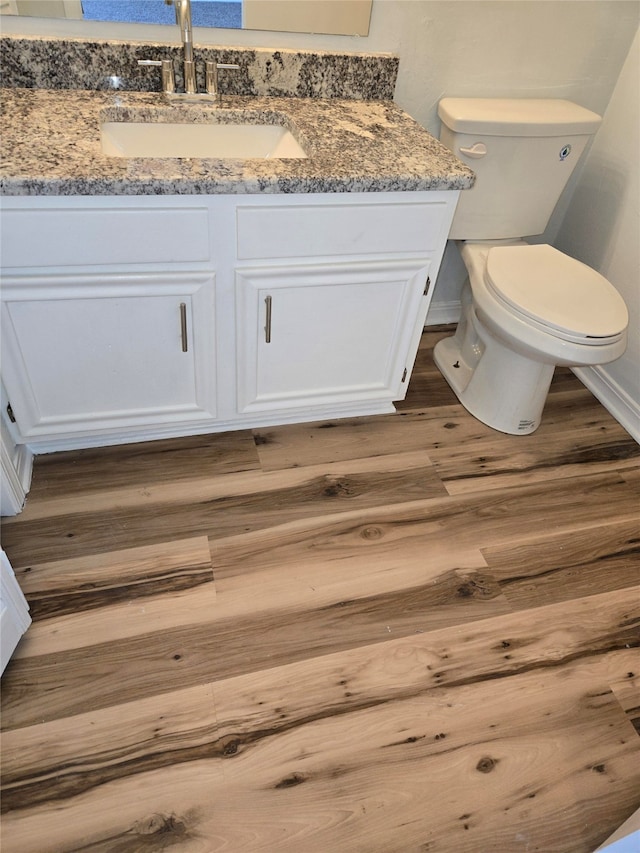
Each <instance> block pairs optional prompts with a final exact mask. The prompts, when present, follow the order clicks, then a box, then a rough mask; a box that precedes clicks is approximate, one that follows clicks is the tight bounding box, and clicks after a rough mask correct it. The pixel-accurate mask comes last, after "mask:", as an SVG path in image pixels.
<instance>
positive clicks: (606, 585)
mask: <svg viewBox="0 0 640 853" xmlns="http://www.w3.org/2000/svg"><path fill="white" fill-rule="evenodd" d="M483 554H484V556H485V558H486V560H487V563H488V565H489V567H490V569H489V571H490V573H491V574H492V575H493V576H494V577H496V578H497V579H498V581H499V583H500V586H501V588H502V589H503V590H504V592H505V595H506V596H507V598H508V600H509V602H510V603H511V604H512V605H513V606H514V607H516V608H525V607H537V606H538V605H539V604H548V603H552V602H555V601H569V600H571V599H572V598H580V597H581V596H585V595H593V594H595V593H598V592H606V591H607V590H614V589H623V588H625V587H632V586H636V585H637V584H638V583H639V582H640V527H639V524H638V519H632V520H631V521H623V522H613V523H609V524H601V525H598V526H597V527H591V528H589V529H586V530H582V531H581V533H580V535H576V534H575V533H573V532H571V533H564V532H563V533H560V534H552V535H549V536H540V537H538V538H536V539H534V540H529V541H528V542H526V543H525V544H518V543H516V544H513V545H506V546H503V547H500V546H493V547H488V548H484V549H483Z"/></svg>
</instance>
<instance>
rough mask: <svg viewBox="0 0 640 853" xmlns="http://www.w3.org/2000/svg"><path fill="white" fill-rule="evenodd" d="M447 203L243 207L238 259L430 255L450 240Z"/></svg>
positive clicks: (238, 221) (241, 209)
mask: <svg viewBox="0 0 640 853" xmlns="http://www.w3.org/2000/svg"><path fill="white" fill-rule="evenodd" d="M449 211H450V206H449V205H447V204H446V203H445V202H432V203H428V204H426V203H413V204H412V203H410V202H409V203H407V202H403V203H401V204H400V203H399V204H393V203H389V204H335V205H334V204H327V205H313V206H306V205H295V206H291V205H288V206H285V205H268V206H267V205H261V206H259V207H258V206H250V205H246V206H245V205H239V206H238V211H237V228H238V257H239V258H240V259H241V260H252V259H261V258H265V259H266V258H302V257H328V256H335V255H388V254H390V253H395V252H420V253H422V254H424V253H425V252H430V251H432V250H434V249H435V248H436V247H437V246H439V245H440V244H441V243H442V241H443V240H444V239H445V238H446V234H443V233H442V232H443V229H444V228H445V227H447V226H448V222H449V215H450V214H449Z"/></svg>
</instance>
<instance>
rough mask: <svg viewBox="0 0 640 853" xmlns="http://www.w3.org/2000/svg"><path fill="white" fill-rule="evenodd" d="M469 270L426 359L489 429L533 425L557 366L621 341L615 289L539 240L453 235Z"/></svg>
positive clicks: (601, 354)
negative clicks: (456, 317) (450, 317)
mask: <svg viewBox="0 0 640 853" xmlns="http://www.w3.org/2000/svg"><path fill="white" fill-rule="evenodd" d="M459 248H460V252H461V256H462V258H463V260H464V263H465V266H466V268H467V271H468V273H469V284H468V285H467V286H466V288H465V291H464V293H463V297H462V316H461V319H460V322H459V324H458V328H457V330H456V333H455V335H454V336H453V337H451V338H445V339H443V340H441V341H440V342H439V343H438V344H437V345H436V347H435V350H434V359H435V362H436V365H437V366H438V368H439V370H440V371H441V373H442V374H443V376H444V377H445V379H446V380H447V382H448V383H449V384H450V385H451V387H452V389H453V391H454V392H455V394H456V396H457V397H458V399H459V400H460V402H461V403H462V405H463V406H464V407H465V408H466V409H467V411H469V412H470V413H471V414H472V415H474V416H475V417H477V418H478V419H479V420H481V421H482V422H483V423H485V424H487V425H488V426H490V427H493V428H494V429H497V430H500V431H501V432H506V433H509V434H512V435H526V434H528V433H531V432H533V431H534V430H535V429H537V427H538V425H539V423H540V419H541V415H542V410H543V408H544V404H545V401H546V397H547V392H548V390H549V385H550V384H551V379H552V378H553V372H554V369H555V367H556V365H565V366H570V367H578V366H587V365H594V364H604V363H606V362H609V361H613V360H614V359H616V358H619V356H620V355H622V353H623V352H624V350H625V347H626V328H627V323H628V314H627V308H626V305H625V303H624V301H623V299H622V297H621V296H620V295H619V294H618V292H617V291H616V289H615V288H614V287H613V286H612V285H611V284H610V283H609V282H608V281H607V280H606V279H605V278H604V277H603V276H601V275H600V274H599V273H597V272H596V271H595V270H592V269H591V268H590V267H588V266H586V265H585V264H582V263H580V262H579V261H576V260H574V259H573V258H570V257H568V256H567V255H564V254H563V253H562V252H559V251H558V250H557V249H554V248H553V247H551V246H547V245H529V244H527V243H524V242H521V241H504V242H503V241H496V242H478V243H472V242H465V243H461V244H459Z"/></svg>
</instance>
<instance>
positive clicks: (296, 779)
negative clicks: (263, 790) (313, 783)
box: [276, 773, 307, 789]
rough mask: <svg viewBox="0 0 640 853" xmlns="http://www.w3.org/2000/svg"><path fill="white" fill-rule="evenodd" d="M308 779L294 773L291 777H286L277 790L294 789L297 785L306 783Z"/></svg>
mask: <svg viewBox="0 0 640 853" xmlns="http://www.w3.org/2000/svg"><path fill="white" fill-rule="evenodd" d="M306 779H307V777H306V776H303V775H302V773H292V774H291V776H286V777H285V778H284V779H281V780H280V782H278V784H277V785H276V788H277V789H282V788H294V787H295V786H296V785H302V783H303V782H306Z"/></svg>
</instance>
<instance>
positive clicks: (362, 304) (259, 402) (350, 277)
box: [236, 258, 429, 412]
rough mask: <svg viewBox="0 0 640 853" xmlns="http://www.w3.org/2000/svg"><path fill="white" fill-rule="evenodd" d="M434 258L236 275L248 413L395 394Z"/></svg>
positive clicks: (241, 377)
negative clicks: (431, 261)
mask: <svg viewBox="0 0 640 853" xmlns="http://www.w3.org/2000/svg"><path fill="white" fill-rule="evenodd" d="M428 267H429V261H428V260H426V259H424V258H421V259H415V260H409V261H396V262H388V263H387V262H385V263H382V262H381V263H353V264H348V263H347V264H341V265H340V266H333V265H331V266H321V267H318V266H315V267H300V266H296V267H282V268H277V269H274V268H260V269H243V270H238V271H237V272H236V300H237V313H236V332H237V341H238V408H239V411H240V412H250V411H269V410H275V409H290V408H297V407H308V406H310V405H327V404H340V403H353V402H365V401H371V400H386V401H391V400H394V399H398V397H401V396H402V395H403V390H402V382H403V375H404V374H405V366H406V357H407V353H408V350H409V346H410V343H411V338H412V333H413V329H414V326H415V317H416V315H417V312H418V309H419V305H420V300H421V298H422V296H423V293H424V288H425V282H426V278H427V272H428Z"/></svg>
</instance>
